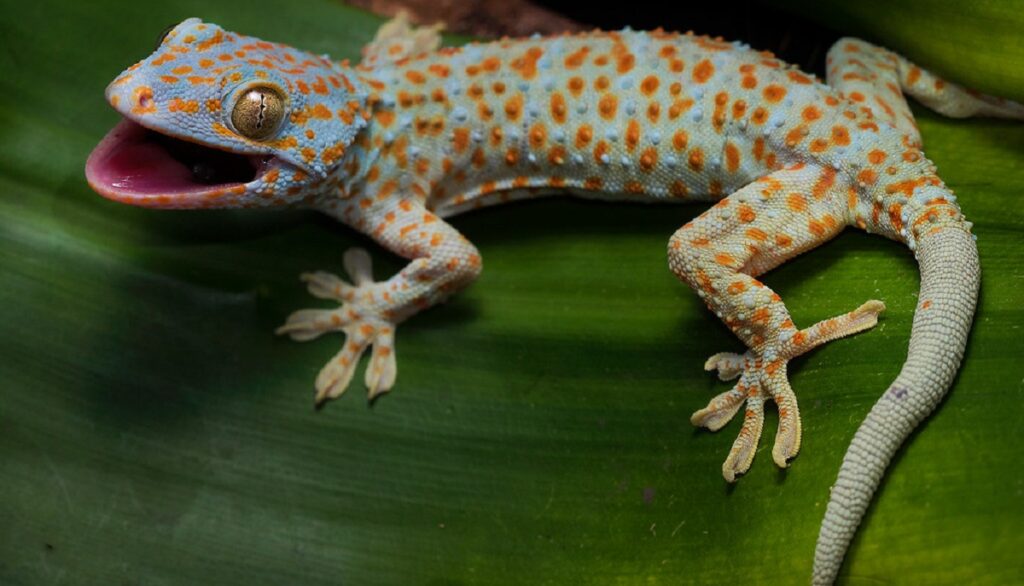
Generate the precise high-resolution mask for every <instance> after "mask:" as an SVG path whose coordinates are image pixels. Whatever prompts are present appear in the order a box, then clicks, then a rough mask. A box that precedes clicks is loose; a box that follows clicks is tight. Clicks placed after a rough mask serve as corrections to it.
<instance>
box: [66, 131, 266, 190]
mask: <svg viewBox="0 0 1024 586" xmlns="http://www.w3.org/2000/svg"><path fill="white" fill-rule="evenodd" d="M272 158H273V157H267V156H252V155H239V154H236V153H230V152H227V151H221V150H217V149H212V148H209V147H205V146H202V145H199V144H195V143H191V142H187V141H183V140H179V139H176V138H173V137H170V136H166V135H163V134H160V133H158V132H154V131H152V130H149V129H147V128H144V127H143V126H140V125H139V124H137V123H135V122H132V121H130V120H127V119H125V120H122V121H121V122H120V123H119V124H118V125H117V126H115V127H114V128H113V130H111V131H110V132H109V133H108V134H107V136H106V137H104V139H103V141H102V142H100V144H99V145H98V146H97V147H96V149H95V150H93V152H92V154H91V155H89V161H88V162H87V163H86V167H85V172H86V177H87V178H88V180H89V183H90V184H91V185H92V186H93V188H95V189H96V190H97V191H98V192H100V193H101V194H102V195H105V196H107V197H111V198H113V199H117V200H120V201H128V202H129V203H130V202H131V200H133V199H136V200H140V201H139V203H142V202H143V201H145V200H146V199H148V198H147V196H158V195H159V196H170V197H174V196H189V195H201V194H205V193H210V192H213V191H217V190H222V189H225V188H231V187H235V186H238V185H242V184H245V183H249V182H250V181H253V180H255V179H256V178H257V177H259V176H260V175H261V174H262V173H263V172H264V171H266V170H267V167H268V166H269V163H270V161H271V159H272Z"/></svg>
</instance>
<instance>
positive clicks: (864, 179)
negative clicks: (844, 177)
mask: <svg viewBox="0 0 1024 586" xmlns="http://www.w3.org/2000/svg"><path fill="white" fill-rule="evenodd" d="M877 180H878V173H875V172H874V170H872V169H864V170H863V171H861V172H860V173H857V181H859V182H861V183H864V184H865V185H873V184H874V183H875V181H877Z"/></svg>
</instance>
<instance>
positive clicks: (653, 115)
mask: <svg viewBox="0 0 1024 586" xmlns="http://www.w3.org/2000/svg"><path fill="white" fill-rule="evenodd" d="M660 114H661V106H660V105H658V102H651V103H650V104H649V105H648V106H647V119H648V120H650V121H651V124H657V122H658V116H659V115H660Z"/></svg>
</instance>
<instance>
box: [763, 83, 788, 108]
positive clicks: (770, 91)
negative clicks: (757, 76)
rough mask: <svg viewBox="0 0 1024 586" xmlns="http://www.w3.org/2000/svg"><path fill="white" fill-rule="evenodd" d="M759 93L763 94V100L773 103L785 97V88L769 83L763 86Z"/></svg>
mask: <svg viewBox="0 0 1024 586" xmlns="http://www.w3.org/2000/svg"><path fill="white" fill-rule="evenodd" d="M761 94H762V95H763V96H764V99H765V100H767V101H768V102H771V103H773V104H774V103H776V102H779V101H781V100H782V98H784V97H786V88H784V87H782V86H781V85H777V84H771V85H769V86H765V88H764V91H762V92H761Z"/></svg>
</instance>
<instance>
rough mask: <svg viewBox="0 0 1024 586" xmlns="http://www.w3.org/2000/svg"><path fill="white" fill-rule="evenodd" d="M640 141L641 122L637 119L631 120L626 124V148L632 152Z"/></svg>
mask: <svg viewBox="0 0 1024 586" xmlns="http://www.w3.org/2000/svg"><path fill="white" fill-rule="evenodd" d="M639 143H640V124H639V123H638V122H637V121H636V120H630V121H629V124H627V125H626V148H627V149H629V151H630V152H632V151H633V149H635V148H636V145H637V144H639Z"/></svg>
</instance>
